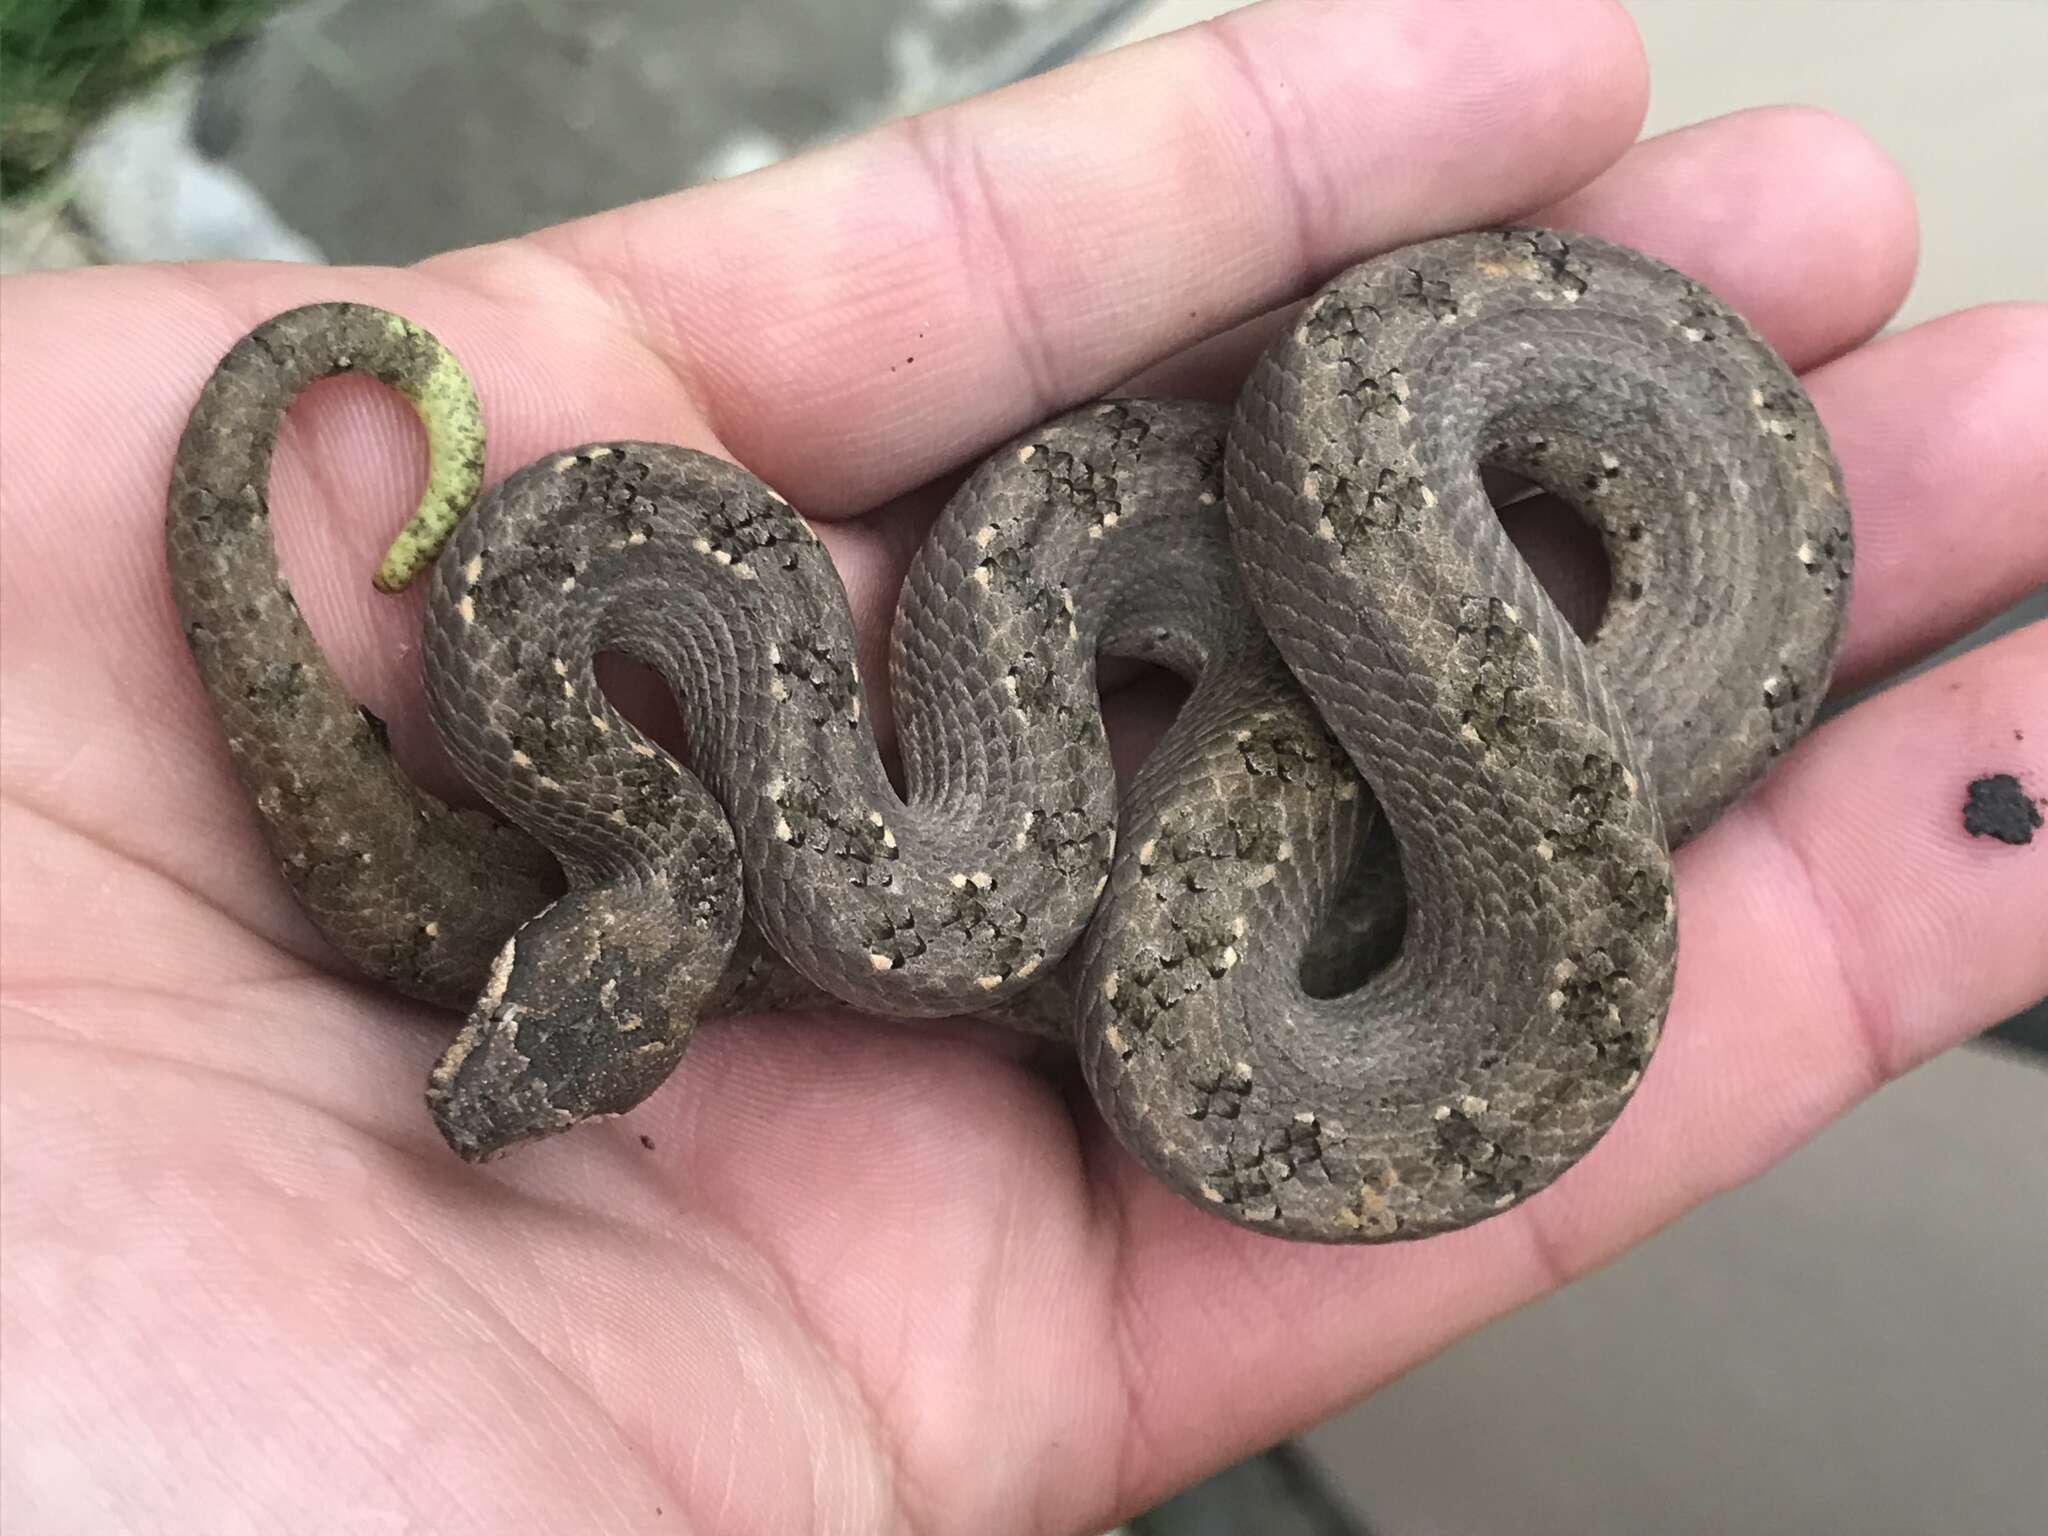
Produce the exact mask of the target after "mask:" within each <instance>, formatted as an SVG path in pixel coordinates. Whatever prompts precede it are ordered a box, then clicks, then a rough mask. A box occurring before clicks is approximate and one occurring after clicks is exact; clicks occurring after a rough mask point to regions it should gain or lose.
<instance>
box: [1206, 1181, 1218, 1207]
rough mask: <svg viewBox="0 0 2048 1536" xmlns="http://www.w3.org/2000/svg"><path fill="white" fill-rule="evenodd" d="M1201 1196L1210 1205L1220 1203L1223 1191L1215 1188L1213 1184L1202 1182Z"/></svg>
mask: <svg viewBox="0 0 2048 1536" xmlns="http://www.w3.org/2000/svg"><path fill="white" fill-rule="evenodd" d="M1202 1198H1203V1199H1204V1200H1207V1201H1208V1202H1209V1203H1210V1204H1211V1205H1221V1204H1222V1203H1223V1191H1222V1190H1220V1189H1218V1188H1216V1187H1215V1186H1214V1185H1213V1184H1204V1185H1203V1186H1202Z"/></svg>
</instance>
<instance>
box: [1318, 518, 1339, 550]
mask: <svg viewBox="0 0 2048 1536" xmlns="http://www.w3.org/2000/svg"><path fill="white" fill-rule="evenodd" d="M1316 537H1317V538H1319V539H1327V540H1329V541H1330V542H1331V543H1333V544H1334V543H1335V542H1336V540H1337V525H1336V524H1335V523H1333V522H1331V521H1330V520H1329V519H1328V518H1327V517H1324V518H1318V519H1317V520H1316Z"/></svg>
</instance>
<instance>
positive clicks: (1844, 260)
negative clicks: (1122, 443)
mask: <svg viewBox="0 0 2048 1536" xmlns="http://www.w3.org/2000/svg"><path fill="white" fill-rule="evenodd" d="M1515 217H1517V218H1524V219H1527V220H1528V221H1529V222H1530V223H1534V224H1545V225H1551V226H1555V227H1558V228H1564V229H1577V230H1583V231H1585V232H1586V233H1588V234H1592V235H1598V236H1600V237H1601V238H1602V239H1606V240H1615V241H1619V242H1620V243H1622V244H1624V245H1633V246H1635V247H1636V248H1637V249H1639V250H1643V251H1646V252H1648V253H1649V254H1650V255H1653V256H1655V257H1657V258H1658V259H1659V260H1661V261H1664V262H1667V263H1669V264H1670V265H1672V266H1674V267H1677V268H1678V269H1679V270H1680V271H1682V272H1685V273H1687V274H1689V275H1690V276H1692V277H1694V278H1697V279H1698V280H1699V281H1700V282H1702V283H1704V284H1706V285H1707V287H1709V288H1711V289H1712V290H1713V291H1714V292H1715V293H1716V294H1718V295H1719V296H1720V297H1721V298H1722V299H1723V300H1724V301H1726V302H1727V303H1728V304H1729V305H1730V306H1732V307H1733V308H1734V309H1735V310H1737V311H1738V312H1739V313H1740V314H1742V315H1743V316H1744V318H1746V319H1747V320H1748V321H1749V322H1750V323H1751V324H1752V325H1754V326H1756V328H1757V329H1758V330H1759V331H1761V332H1762V333H1763V335H1764V337H1765V339H1766V340H1768V341H1769V342H1770V343H1771V345H1772V346H1773V347H1775V348H1777V349H1778V351H1779V353H1780V354H1781V355H1782V356H1783V357H1784V358H1785V359H1786V361H1788V362H1789V363H1791V364H1792V366H1793V367H1794V368H1802V369H1803V368H1810V367H1812V366H1814V365H1815V364H1817V363H1820V362H1824V361H1826V360H1827V359H1828V358H1831V357H1834V356H1836V355H1838V354H1839V353H1842V352H1844V351H1847V350H1848V349H1849V348H1851V347H1853V346H1855V345H1856V344H1857V343H1859V342H1861V341H1863V340H1864V339H1865V338H1867V337H1869V336H1871V335H1873V334H1874V333H1875V332H1876V331H1877V330H1878V329H1879V328H1880V327H1881V326H1882V325H1883V324H1884V323H1885V322H1886V321H1887V320H1888V319H1890V317H1891V316H1892V315H1893V314H1894V313H1895V312H1896V311H1897V309H1898V307H1899V305H1900V303H1901V302H1902V301H1903V300H1904V298H1905V295H1906V290H1907V289H1908V288H1909V287H1910V286H1911V284H1912V280H1913V269H1914V264H1915V261H1916V259H1917V255H1918V249H1919V240H1918V231H1917V224H1916V221H1915V218H1914V212H1913V200H1912V196H1911V193H1910V191H1909V189H1908V188H1907V186H1906V183H1905V180H1904V178H1903V177H1902V176H1901V174H1900V172H1899V169H1898V167H1897V165H1896V164H1894V163H1893V161H1892V160H1891V159H1890V158H1889V157H1888V156H1887V155H1886V154H1885V153H1884V151H1883V150H1881V149H1880V148H1878V146H1877V145H1876V144H1875V143H1874V142H1873V141H1872V140H1871V138H1870V137H1869V135H1867V134H1865V133H1864V132H1863V131H1862V130H1861V129H1859V128H1857V127H1855V126H1854V125H1853V124H1851V123H1847V122H1845V121H1843V120H1842V119H1841V118H1838V117H1834V116H1832V115H1830V114H1828V113H1825V112H1816V111H1812V110H1809V109H1806V108H1792V107H1762V108H1757V109H1755V110H1752V111H1747V112H1736V113H1732V114H1730V115H1729V116H1726V117H1719V118H1714V119H1712V120H1710V121H1708V122H1704V123H1697V124H1694V125H1693V126H1691V127H1688V128H1681V129H1678V130H1676V131H1675V132H1672V133H1666V134H1662V135H1659V136H1658V137H1656V138H1654V139H1646V140H1644V141H1643V142H1642V143H1640V144H1638V145H1636V146H1635V147H1634V148H1632V149H1631V150H1630V151H1629V152H1628V153H1627V154H1626V155H1624V156H1623V157H1622V158H1621V160H1620V161H1618V162H1617V163H1616V164H1615V165H1614V166H1613V167H1612V168H1610V169H1609V170H1607V171H1605V172H1603V173H1602V174H1601V175H1600V176H1599V177H1598V178H1597V179H1596V180H1594V181H1593V182H1592V183H1591V184H1590V185H1588V186H1586V187H1584V188H1582V189H1581V190H1580V191H1578V192H1576V193H1573V194H1572V195H1571V196H1570V197H1568V198H1566V199H1564V200H1563V201H1562V202H1559V203H1554V204H1552V205H1551V206H1549V207H1547V208H1537V209H1533V210H1532V209H1522V210H1518V211H1517V213H1516V215H1515ZM1845 231H1847V232H1848V233H1846V234H1845ZM1295 308H1296V306H1294V305H1289V306H1287V307H1286V308H1284V309H1281V310H1278V311H1275V312H1273V313H1271V314H1267V315H1263V316H1260V317H1259V318H1257V319H1255V320H1252V321H1249V322H1247V323H1246V324H1244V325H1242V326H1239V327H1237V328H1236V329H1234V330H1232V331H1230V332H1228V333H1226V334H1225V335H1222V336H1219V337H1216V338H1215V339H1213V340H1211V341H1208V342H1204V343H1201V344H1199V345H1198V346H1196V347H1193V348H1191V349H1189V350H1188V351H1186V352H1183V353H1180V354H1177V355H1176V356H1174V357H1172V358H1169V359H1168V360H1166V361H1165V362H1163V363H1161V364H1159V365H1158V366H1157V367H1155V368H1153V369H1151V370H1148V371H1147V372H1146V373H1144V374H1143V375H1141V376H1140V377H1139V378H1138V379H1136V380H1134V381H1133V382H1132V383H1131V385H1130V386H1129V389H1130V392H1131V393H1133V394H1166V395H1193V396H1196V397H1198V398H1201V399H1210V400H1229V399H1230V398H1232V397H1233V396H1234V395H1235V394H1236V391H1237V388H1238V385H1239V383H1240V382H1241V381H1242V379H1243V377H1244V375H1245V374H1246V372H1248V371H1249V369H1250V367H1251V364H1252V362H1253V360H1254V359H1255V358H1257V356H1258V355H1259V353H1260V352H1261V351H1263V350H1264V349H1265V347H1266V346H1267V344H1268V343H1269V342H1270V341H1271V340H1272V338H1273V337H1274V336H1275V335H1276V334H1278V332H1279V330H1280V329H1281V327H1282V326H1284V325H1285V324H1287V323H1288V320H1289V317H1291V316H1292V315H1293V314H1294V312H1295Z"/></svg>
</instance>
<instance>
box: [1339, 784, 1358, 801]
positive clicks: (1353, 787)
mask: <svg viewBox="0 0 2048 1536" xmlns="http://www.w3.org/2000/svg"><path fill="white" fill-rule="evenodd" d="M1337 798H1338V799H1339V800H1356V799H1357V798H1358V785H1357V784H1356V783H1354V782H1350V781H1346V782H1345V783H1344V784H1342V785H1340V786H1338V789H1337Z"/></svg>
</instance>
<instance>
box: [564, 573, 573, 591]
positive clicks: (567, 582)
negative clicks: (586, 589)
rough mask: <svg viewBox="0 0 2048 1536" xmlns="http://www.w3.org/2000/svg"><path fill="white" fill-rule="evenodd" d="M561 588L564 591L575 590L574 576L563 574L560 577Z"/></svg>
mask: <svg viewBox="0 0 2048 1536" xmlns="http://www.w3.org/2000/svg"><path fill="white" fill-rule="evenodd" d="M562 590H563V591H564V592H574V591H575V590H576V578H575V577H574V576H564V577H563V578H562Z"/></svg>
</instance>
